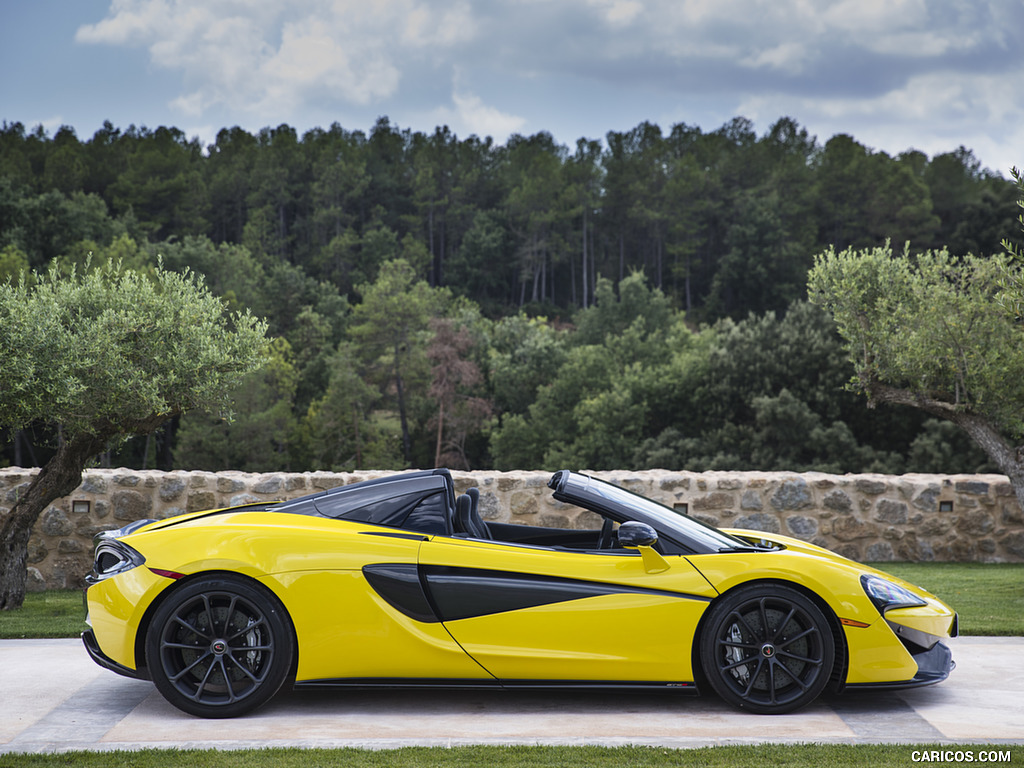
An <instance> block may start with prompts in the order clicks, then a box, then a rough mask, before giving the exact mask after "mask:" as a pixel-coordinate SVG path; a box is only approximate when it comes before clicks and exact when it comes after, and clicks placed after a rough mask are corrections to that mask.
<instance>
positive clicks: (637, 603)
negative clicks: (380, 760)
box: [83, 469, 957, 717]
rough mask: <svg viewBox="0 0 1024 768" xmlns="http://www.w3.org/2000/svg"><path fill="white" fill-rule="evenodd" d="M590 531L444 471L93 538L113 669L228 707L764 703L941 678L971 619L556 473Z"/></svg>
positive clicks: (772, 707)
mask: <svg viewBox="0 0 1024 768" xmlns="http://www.w3.org/2000/svg"><path fill="white" fill-rule="evenodd" d="M549 486H550V488H551V489H552V491H553V492H554V498H555V499H557V500H558V501H560V502H563V503H566V504H573V505H577V506H579V507H583V508H585V509H588V510H591V511H592V512H594V513H596V514H597V515H600V516H601V518H603V525H602V526H601V527H600V529H594V530H566V529H550V528H539V527H535V526H525V525H512V524H507V523H495V522H491V523H486V522H484V521H483V520H482V519H481V517H480V515H479V513H478V511H477V502H478V498H479V492H478V491H477V489H470V490H469V491H468V492H467V493H465V494H462V495H456V493H455V489H454V486H453V483H452V478H451V475H450V474H449V473H448V471H447V470H443V469H439V470H428V471H422V472H410V473H405V474H399V475H395V476H392V477H387V478H382V479H377V480H369V481H366V482H362V483H356V484H353V485H349V486H344V487H341V488H335V489H333V490H330V491H326V492H324V493H319V494H314V495H311V496H306V497H303V498H300V499H296V500H294V501H288V502H282V503H274V504H259V505H249V506H245V507H234V508H231V509H222V510H214V511H209V512H198V513H192V514H186V515H181V516H179V517H174V518H170V519H167V520H161V521H152V520H143V521H138V522H136V523H133V524H131V525H129V526H126V527H125V528H122V529H120V530H119V531H110V532H105V533H102V534H100V535H99V536H98V537H97V538H98V544H97V547H96V556H95V564H94V570H93V573H92V574H90V576H89V578H88V579H87V581H88V583H89V587H88V589H87V603H88V609H89V626H90V629H89V630H88V631H87V632H85V634H84V635H83V641H84V643H85V646H86V648H87V649H88V651H89V654H90V655H91V656H92V658H93V659H94V660H95V661H96V662H97V663H99V664H100V665H102V666H104V667H106V668H108V669H112V670H114V671H115V672H118V673H120V674H124V675H128V676H129V677H136V678H144V679H151V680H152V681H153V682H154V683H155V684H156V687H157V688H158V689H159V691H160V692H161V693H162V694H163V695H164V696H165V697H166V698H167V700H168V701H170V702H171V703H172V704H174V705H175V706H176V707H178V708H180V709H182V710H184V711H185V712H189V713H191V714H194V715H200V716H203V717H232V716H235V715H241V714H243V713H245V712H248V711H250V710H252V709H254V708H255V707H258V706H260V705H261V704H263V703H265V702H266V701H267V700H268V699H270V698H271V697H272V696H273V695H274V694H275V693H276V692H277V691H278V690H279V689H280V688H281V686H282V685H283V684H284V683H285V682H286V681H289V682H291V683H292V684H294V685H295V686H350V687H359V688H363V687H370V686H381V685H383V686H389V687H394V686H396V685H400V686H444V687H459V688H480V687H491V688H494V687H500V688H555V687H560V688H562V687H567V688H576V689H579V688H589V687H595V688H629V689H651V690H653V689H668V690H674V691H679V692H684V693H696V692H697V691H698V689H699V688H705V687H707V688H710V689H711V690H713V691H715V692H717V693H718V695H719V696H721V697H722V698H723V699H725V700H726V701H728V702H730V703H731V704H734V705H736V706H738V707H742V708H744V709H747V710H750V711H753V712H760V713H782V712H790V711H792V710H795V709H797V708H799V707H802V706H804V705H806V704H808V703H810V702H811V701H813V700H814V699H815V698H816V697H817V696H818V695H819V694H820V693H821V692H822V691H823V690H824V689H825V688H826V687H827V686H830V687H831V688H832V689H833V690H842V689H843V688H847V689H850V688H867V687H875V688H893V687H901V686H915V685H927V684H929V683H935V682H938V681H940V680H943V679H945V678H946V676H947V675H948V674H949V671H950V670H951V669H952V667H953V662H952V659H951V654H950V651H949V649H948V648H947V647H946V646H945V645H944V644H943V643H942V642H941V640H942V639H943V638H945V637H951V636H955V635H956V631H957V618H956V614H955V613H954V612H953V611H952V610H950V608H948V607H947V606H946V605H944V604H943V603H942V602H940V601H939V600H938V599H936V598H935V597H934V596H932V595H930V594H928V593H927V592H925V591H923V590H921V589H919V588H917V587H914V586H912V585H910V584H907V583H905V582H903V581H901V580H899V579H896V578H893V577H892V576H888V575H886V574H884V573H881V572H879V571H876V570H874V569H872V568H868V567H866V566H863V565H860V564H858V563H855V562H853V561H851V560H846V559H844V558H842V557H839V556H837V555H835V554H833V553H832V552H829V551H828V550H825V549H821V548H820V547H816V546H813V545H811V544H807V543H805V542H802V541H798V540H796V539H791V538H788V537H784V536H777V535H767V534H763V533H761V532H754V531H739V530H733V531H723V530H719V529H717V528H713V527H711V526H708V525H704V524H702V523H701V522H699V521H697V520H694V519H693V518H691V517H687V516H685V515H680V514H677V513H676V512H674V511H673V510H671V509H669V508H667V507H664V506H662V505H660V504H657V503H655V502H653V501H650V500H649V499H646V498H644V497H642V496H638V495H636V494H633V493H630V492H628V491H625V490H623V489H621V488H618V487H616V486H614V485H610V484H608V483H605V482H601V481H599V480H596V479H594V478H591V477H588V476H586V475H582V474H578V473H575V472H570V471H567V470H562V471H560V472H557V473H555V475H554V476H553V477H552V478H551V481H550V482H549Z"/></svg>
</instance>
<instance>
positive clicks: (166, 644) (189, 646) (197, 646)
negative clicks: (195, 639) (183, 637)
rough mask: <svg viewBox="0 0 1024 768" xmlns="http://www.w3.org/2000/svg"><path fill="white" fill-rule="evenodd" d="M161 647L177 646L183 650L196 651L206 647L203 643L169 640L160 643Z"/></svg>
mask: <svg viewBox="0 0 1024 768" xmlns="http://www.w3.org/2000/svg"><path fill="white" fill-rule="evenodd" d="M160 647H161V648H179V649H181V650H183V651H198V650H201V649H203V648H205V647H206V644H205V643H172V642H170V641H167V642H163V643H160Z"/></svg>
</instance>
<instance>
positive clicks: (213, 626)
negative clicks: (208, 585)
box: [203, 594, 217, 637]
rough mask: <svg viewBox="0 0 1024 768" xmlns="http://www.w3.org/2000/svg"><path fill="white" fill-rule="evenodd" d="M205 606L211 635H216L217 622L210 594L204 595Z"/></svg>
mask: <svg viewBox="0 0 1024 768" xmlns="http://www.w3.org/2000/svg"><path fill="white" fill-rule="evenodd" d="M203 608H204V609H205V610H206V621H207V622H208V623H209V627H210V637H215V636H216V635H217V624H216V623H215V621H214V618H213V606H211V605H210V596H209V595H206V594H204V595H203Z"/></svg>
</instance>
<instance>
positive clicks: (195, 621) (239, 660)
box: [146, 575, 295, 717]
mask: <svg viewBox="0 0 1024 768" xmlns="http://www.w3.org/2000/svg"><path fill="white" fill-rule="evenodd" d="M294 646H295V641H294V637H293V634H292V627H291V621H290V620H289V618H288V615H287V614H286V612H285V610H284V608H283V607H282V606H281V604H280V602H279V601H278V600H277V598H275V597H274V596H273V595H272V594H271V593H270V592H269V591H268V590H267V589H265V588H264V587H262V586H261V585H259V584H257V583H255V582H252V581H249V580H247V579H243V578H241V577H237V576H230V575H224V576H215V577H205V578H201V579H199V580H196V581H193V582H190V583H188V584H185V585H184V586H182V587H181V588H180V589H178V590H176V591H175V592H174V593H172V594H171V595H170V596H169V597H168V598H167V600H166V601H165V602H164V603H163V604H162V605H161V606H160V608H159V609H158V610H157V612H156V614H155V615H154V616H153V621H152V622H151V624H150V628H149V634H148V636H147V638H146V662H147V664H148V666H149V671H150V674H151V676H152V678H153V682H154V683H155V684H156V687H157V689H158V690H159V691H160V693H161V694H163V696H164V698H166V699H167V700H168V701H169V702H170V703H171V704H173V705H174V706H176V707H177V708H178V709H180V710H182V711H184V712H188V713H189V714H192V715H198V716H200V717H236V716H238V715H242V714H244V713H246V712H250V711H252V710H253V709H255V708H256V707H259V706H261V705H262V704H265V703H266V702H267V701H268V700H269V699H270V697H272V696H273V695H274V694H275V693H277V691H278V689H280V687H281V685H282V683H284V680H285V678H286V677H287V676H288V672H289V670H290V669H291V664H292V657H293V655H294Z"/></svg>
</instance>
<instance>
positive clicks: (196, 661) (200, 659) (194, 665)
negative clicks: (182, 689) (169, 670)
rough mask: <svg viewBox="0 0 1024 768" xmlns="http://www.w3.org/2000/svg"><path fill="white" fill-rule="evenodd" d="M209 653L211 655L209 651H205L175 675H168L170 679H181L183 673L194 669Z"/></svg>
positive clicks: (185, 673)
mask: <svg viewBox="0 0 1024 768" xmlns="http://www.w3.org/2000/svg"><path fill="white" fill-rule="evenodd" d="M210 655H211V654H210V652H209V651H207V652H206V653H204V654H203V655H202V656H200V657H199V658H198V659H196V660H195V661H193V662H192V663H191V664H189V665H187V666H186V667H185V668H184V669H182V670H181V671H180V672H178V673H177V674H176V675H169V677H170V679H171V680H173V681H174V682H178V681H179V680H181V678H183V677H184V676H185V675H187V674H188V673H189V672H191V671H192V670H193V669H195V668H196V667H198V666H199V665H200V664H202V663H203V662H204V661H205V660H206V659H207V658H208V657H209V656H210ZM207 674H209V672H207Z"/></svg>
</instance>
